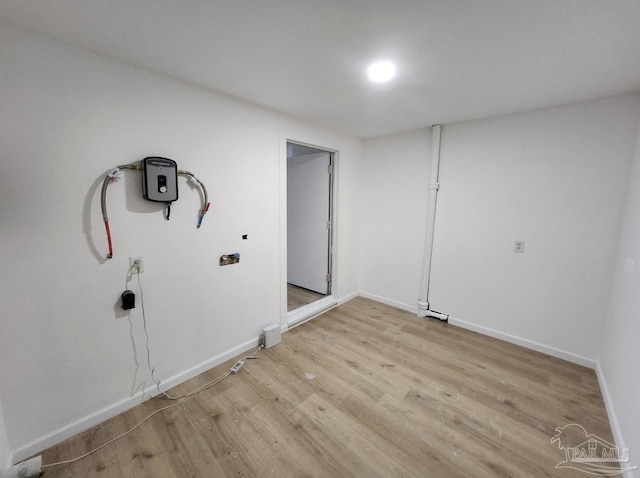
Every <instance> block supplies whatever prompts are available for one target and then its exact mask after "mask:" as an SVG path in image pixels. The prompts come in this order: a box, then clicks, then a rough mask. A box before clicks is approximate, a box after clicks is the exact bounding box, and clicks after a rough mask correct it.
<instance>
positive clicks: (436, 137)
mask: <svg viewBox="0 0 640 478" xmlns="http://www.w3.org/2000/svg"><path fill="white" fill-rule="evenodd" d="M441 133H442V126H441V125H439V124H435V125H433V126H432V127H431V143H432V146H431V183H430V184H429V212H428V214H427V235H426V238H425V244H424V261H423V265H422V286H421V287H420V298H419V299H418V317H427V316H430V315H433V314H432V313H431V312H430V311H429V286H430V283H431V257H432V254H433V235H434V229H435V222H436V202H437V199H438V188H439V187H440V184H439V183H438V179H439V176H440V137H441Z"/></svg>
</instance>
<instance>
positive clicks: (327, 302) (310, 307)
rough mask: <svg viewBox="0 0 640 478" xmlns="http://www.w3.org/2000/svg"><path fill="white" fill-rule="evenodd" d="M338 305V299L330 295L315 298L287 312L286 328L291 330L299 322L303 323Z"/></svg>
mask: <svg viewBox="0 0 640 478" xmlns="http://www.w3.org/2000/svg"><path fill="white" fill-rule="evenodd" d="M336 305H338V301H337V300H336V298H335V297H334V296H332V295H328V296H326V297H323V298H322V299H320V300H316V301H315V302H312V303H311V304H307V305H305V306H303V307H300V308H298V309H296V310H294V311H292V312H289V313H288V314H287V330H291V329H292V328H294V327H297V326H298V325H300V324H303V323H305V322H306V321H308V320H311V319H313V318H314V317H317V316H318V315H320V314H322V313H323V312H326V311H327V310H329V309H332V308H333V307H335V306H336Z"/></svg>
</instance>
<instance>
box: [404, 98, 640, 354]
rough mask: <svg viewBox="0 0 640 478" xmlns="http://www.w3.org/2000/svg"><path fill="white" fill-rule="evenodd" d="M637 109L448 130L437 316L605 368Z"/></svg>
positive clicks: (610, 106)
mask: <svg viewBox="0 0 640 478" xmlns="http://www.w3.org/2000/svg"><path fill="white" fill-rule="evenodd" d="M639 106H640V98H639V97H638V95H626V96H620V97H614V98H608V99H602V100H597V101H591V102H584V103H579V104H574V105H568V106H563V107H557V108H552V109H546V110H541V111H535V112H530V113H523V114H517V115H510V116H505V117H500V118H493V119H487V120H482V121H473V122H468V123H462V124H454V125H446V126H445V127H444V129H443V136H442V155H441V158H442V165H441V176H440V183H441V188H440V193H439V197H438V212H437V217H436V232H435V246H434V260H433V277H432V287H431V296H430V301H431V303H432V307H433V308H434V309H436V310H441V311H443V312H446V313H448V314H451V315H452V316H453V317H454V318H455V319H457V320H452V322H453V323H457V324H462V325H465V326H469V327H471V328H474V329H476V330H480V331H482V332H485V333H490V334H493V335H497V336H501V337H506V338H509V339H511V340H514V341H516V342H518V341H520V342H521V343H524V344H527V345H529V346H532V347H534V348H539V349H541V350H544V351H546V352H548V353H552V354H555V355H558V356H561V357H565V358H569V359H571V360H575V361H577V362H580V363H584V364H587V365H591V366H593V365H595V359H596V356H597V351H598V339H599V334H600V333H601V326H602V321H603V318H604V316H605V315H606V311H607V302H608V292H609V284H610V280H611V276H612V272H613V264H614V255H615V248H616V239H617V235H618V231H619V228H620V225H621V216H622V210H623V207H624V201H625V194H626V190H627V178H628V175H629V171H630V166H631V161H632V158H633V151H634V148H635V142H636V139H635V137H636V129H637V125H638V118H639V116H640V107H639ZM417 232H418V231H416V233H417ZM515 240H524V241H526V246H525V253H524V254H516V253H514V252H513V242H514V241H515Z"/></svg>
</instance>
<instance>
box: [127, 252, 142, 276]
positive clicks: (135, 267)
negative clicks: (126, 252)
mask: <svg viewBox="0 0 640 478" xmlns="http://www.w3.org/2000/svg"><path fill="white" fill-rule="evenodd" d="M136 261H137V263H136ZM129 267H130V268H131V273H132V274H139V273H141V272H144V262H143V261H142V256H135V257H129Z"/></svg>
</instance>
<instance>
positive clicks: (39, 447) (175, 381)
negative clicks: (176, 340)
mask: <svg viewBox="0 0 640 478" xmlns="http://www.w3.org/2000/svg"><path fill="white" fill-rule="evenodd" d="M258 340H259V338H258V337H256V338H254V339H251V340H248V341H246V342H243V343H242V344H240V345H237V346H236V347H233V348H231V349H229V350H227V351H226V352H223V353H221V354H218V355H216V356H214V357H211V358H210V359H207V360H205V361H204V362H202V363H200V364H198V365H196V366H195V367H192V368H190V369H188V370H185V371H184V372H180V373H178V374H176V375H174V376H173V377H170V378H168V379H167V380H163V381H162V388H163V389H164V390H169V389H170V388H173V387H175V386H176V385H179V384H181V383H182V382H185V381H186V380H189V379H190V378H193V377H195V376H196V375H199V374H201V373H203V372H206V371H207V370H209V369H211V368H213V367H216V366H217V365H220V364H221V363H223V362H226V361H227V360H229V359H232V358H234V357H235V356H237V355H240V354H242V353H243V352H246V351H247V350H250V349H252V348H253V347H257V346H258ZM157 394H158V391H157V389H156V387H155V384H154V385H152V386H150V387H148V388H147V389H145V390H144V391H141V392H138V393H136V394H135V395H133V396H131V397H128V398H125V399H123V400H120V401H118V402H116V403H114V404H111V405H108V406H106V407H104V408H102V409H101V410H98V411H96V412H94V413H91V414H90V415H87V416H85V417H82V418H80V419H78V420H76V421H75V422H72V423H70V424H69V425H65V426H64V427H62V428H60V429H58V430H55V431H53V432H51V433H48V434H47V435H44V436H42V437H40V438H37V439H35V440H33V441H31V442H29V443H27V444H26V445H23V446H21V447H20V448H18V449H16V450H13V453H12V454H11V463H12V464H15V463H19V462H21V461H23V460H25V459H27V458H29V457H30V456H32V455H35V454H37V453H40V452H42V451H43V450H46V449H47V448H50V447H52V446H54V445H56V444H58V443H61V442H63V441H64V440H66V439H68V438H71V437H72V436H74V435H77V434H78V433H81V432H83V431H85V430H88V429H89V428H91V427H93V426H96V425H99V424H100V423H102V422H104V421H105V420H108V419H109V418H113V417H115V416H116V415H119V414H120V413H123V412H126V411H127V410H129V409H131V408H133V407H135V406H137V405H139V404H140V403H141V402H142V398H143V397H149V396H154V395H157Z"/></svg>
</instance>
